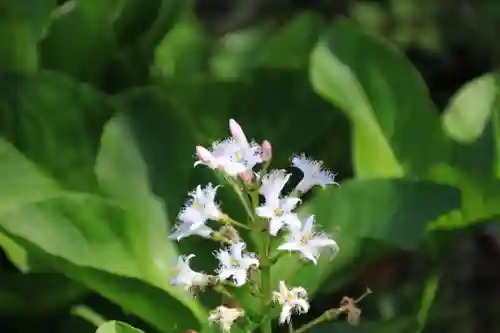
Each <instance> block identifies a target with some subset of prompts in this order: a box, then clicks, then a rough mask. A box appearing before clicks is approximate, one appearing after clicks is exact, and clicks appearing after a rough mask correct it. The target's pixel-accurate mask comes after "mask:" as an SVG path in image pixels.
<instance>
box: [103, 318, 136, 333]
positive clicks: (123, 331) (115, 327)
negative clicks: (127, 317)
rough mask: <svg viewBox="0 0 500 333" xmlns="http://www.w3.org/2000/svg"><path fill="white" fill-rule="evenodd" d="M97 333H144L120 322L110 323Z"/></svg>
mask: <svg viewBox="0 0 500 333" xmlns="http://www.w3.org/2000/svg"><path fill="white" fill-rule="evenodd" d="M95 333H144V332H143V331H141V330H139V329H137V328H134V327H132V326H130V325H128V324H125V323H122V322H119V321H114V320H113V321H108V322H106V323H104V324H102V325H101V326H99V328H98V329H97V331H96V332H95Z"/></svg>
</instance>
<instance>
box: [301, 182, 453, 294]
mask: <svg viewBox="0 0 500 333" xmlns="http://www.w3.org/2000/svg"><path fill="white" fill-rule="evenodd" d="M459 207H460V192H459V191H458V190H457V189H455V188H452V187H450V186H446V185H440V184H436V183H433V182H430V181H412V180H403V179H401V180H396V179H393V180H382V179H374V180H353V181H348V182H346V183H343V184H342V185H341V187H340V188H329V189H327V190H326V191H325V192H321V193H318V194H317V196H316V197H315V198H313V199H312V200H311V201H310V202H309V203H307V205H306V206H305V207H303V209H302V210H301V214H304V215H310V214H314V215H315V216H316V220H317V221H318V223H319V225H321V226H322V227H323V229H324V230H325V231H327V232H329V233H333V232H334V231H335V229H336V228H338V229H339V232H338V234H337V235H336V237H335V238H336V240H337V243H338V244H339V247H340V252H339V255H338V257H337V259H336V260H334V261H333V264H328V262H327V261H322V262H321V263H320V264H319V265H318V266H319V270H320V271H321V270H326V271H329V270H331V269H332V268H334V267H335V266H336V265H338V264H340V263H342V262H343V261H349V260H352V259H353V257H354V256H355V255H356V254H355V251H357V249H356V248H357V247H359V245H360V244H361V241H362V240H363V239H366V238H369V239H375V240H378V241H382V242H384V243H387V244H389V245H391V246H393V247H395V248H401V249H407V250H408V249H413V248H415V247H416V246H417V245H418V243H419V242H420V240H421V237H422V236H423V234H424V232H425V230H426V227H427V223H428V222H430V221H433V220H435V219H436V218H438V217H439V216H441V215H443V214H446V213H448V212H449V211H451V210H453V209H457V208H459ZM343 248H345V250H343ZM353 250H355V251H353ZM307 271H308V269H301V271H300V273H299V274H298V276H301V277H302V279H301V278H300V277H299V278H298V280H300V281H301V282H304V283H306V284H307V285H308V286H311V287H313V290H314V287H317V284H316V283H317V282H318V281H312V280H313V279H310V280H311V281H303V280H304V277H305V276H307V274H310V272H309V273H307ZM315 275H316V274H315ZM317 275H318V276H321V274H320V273H318V274H317Z"/></svg>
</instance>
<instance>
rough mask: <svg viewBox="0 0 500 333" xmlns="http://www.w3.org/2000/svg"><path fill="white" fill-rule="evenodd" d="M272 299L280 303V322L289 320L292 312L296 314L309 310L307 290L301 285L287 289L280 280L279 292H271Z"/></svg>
mask: <svg viewBox="0 0 500 333" xmlns="http://www.w3.org/2000/svg"><path fill="white" fill-rule="evenodd" d="M273 299H274V301H275V302H278V303H279V304H280V305H281V313H280V324H284V323H286V322H289V321H290V317H291V315H292V313H293V312H295V313H297V314H302V313H306V312H307V311H309V302H308V301H307V291H306V290H305V289H304V288H302V287H295V288H292V289H288V288H287V286H286V285H285V282H284V281H280V289H279V292H277V291H275V292H273Z"/></svg>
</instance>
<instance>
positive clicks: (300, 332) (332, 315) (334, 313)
mask: <svg viewBox="0 0 500 333" xmlns="http://www.w3.org/2000/svg"><path fill="white" fill-rule="evenodd" d="M340 313H341V312H340V311H339V309H329V310H326V311H325V312H323V314H322V315H321V316H319V317H318V318H316V319H314V320H312V321H310V322H308V323H307V324H305V325H302V326H301V327H300V328H299V329H297V330H295V331H294V333H304V332H306V331H308V330H310V329H311V328H312V327H313V326H316V325H318V324H320V323H322V322H324V321H328V320H332V319H336V318H337V317H338V316H339V315H340Z"/></svg>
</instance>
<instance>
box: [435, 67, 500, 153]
mask: <svg viewBox="0 0 500 333" xmlns="http://www.w3.org/2000/svg"><path fill="white" fill-rule="evenodd" d="M496 76H497V75H496V74H494V73H487V74H485V75H482V76H480V77H478V78H476V79H474V80H472V81H470V82H468V83H466V84H465V85H463V86H462V87H461V88H460V89H459V90H458V91H457V92H456V93H455V95H454V96H453V97H452V98H451V100H450V103H449V104H448V106H447V107H446V109H445V110H444V114H443V123H444V126H445V129H446V131H447V134H448V135H449V136H450V137H451V138H453V139H454V140H455V141H457V142H460V143H466V144H467V143H473V142H475V141H476V140H477V139H479V137H480V136H481V135H482V134H483V131H484V130H485V128H486V126H487V125H488V123H489V120H490V119H491V116H492V115H493V113H494V110H495V109H496V108H498V103H496V99H497V94H498V86H497V80H498V78H497V77H496Z"/></svg>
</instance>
